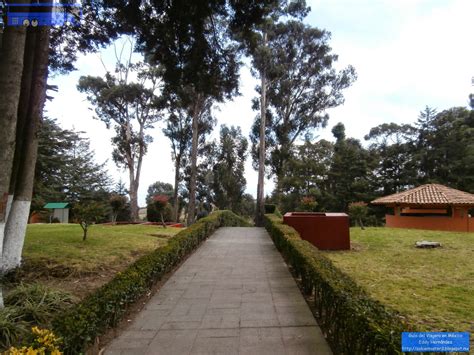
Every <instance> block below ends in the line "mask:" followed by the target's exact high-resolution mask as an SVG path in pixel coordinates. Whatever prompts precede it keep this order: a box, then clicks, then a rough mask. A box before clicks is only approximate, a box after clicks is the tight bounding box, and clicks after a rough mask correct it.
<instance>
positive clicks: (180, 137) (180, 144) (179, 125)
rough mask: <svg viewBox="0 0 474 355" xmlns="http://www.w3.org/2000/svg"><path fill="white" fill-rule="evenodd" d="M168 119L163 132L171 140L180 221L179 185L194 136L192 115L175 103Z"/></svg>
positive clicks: (176, 211)
mask: <svg viewBox="0 0 474 355" xmlns="http://www.w3.org/2000/svg"><path fill="white" fill-rule="evenodd" d="M170 111H171V113H170V115H169V117H168V119H167V121H166V127H165V128H164V129H163V133H164V135H165V136H166V137H168V139H169V140H170V141H171V158H172V160H173V161H174V189H173V219H174V220H175V221H176V222H179V211H180V206H179V186H180V182H181V181H182V174H181V170H182V169H183V168H184V162H185V154H186V152H187V151H189V148H190V142H191V137H192V127H191V117H190V116H189V115H188V114H187V112H186V110H185V109H183V108H182V107H179V105H174V106H173V107H172V109H171V110H170Z"/></svg>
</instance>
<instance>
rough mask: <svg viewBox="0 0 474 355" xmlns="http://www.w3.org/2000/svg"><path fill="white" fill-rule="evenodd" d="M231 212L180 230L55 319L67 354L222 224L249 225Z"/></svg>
mask: <svg viewBox="0 0 474 355" xmlns="http://www.w3.org/2000/svg"><path fill="white" fill-rule="evenodd" d="M248 225H249V224H248V223H247V222H246V221H245V220H243V219H242V218H240V217H239V216H237V215H235V214H233V213H232V212H230V211H216V212H214V213H212V214H211V215H209V216H208V217H206V218H203V219H201V220H199V221H198V222H196V223H195V224H193V225H191V226H190V227H188V228H186V229H185V230H183V231H181V232H180V233H178V234H177V235H176V236H175V237H173V238H172V239H170V241H169V242H168V244H167V245H166V246H164V247H161V248H158V249H156V250H155V251H153V252H151V253H149V254H147V255H145V256H143V257H141V258H140V259H138V260H137V261H136V262H134V263H133V264H132V265H130V266H129V267H128V268H127V269H126V270H125V271H123V272H121V273H118V274H117V276H115V277H114V278H113V279H112V280H111V281H110V282H109V283H107V284H106V285H104V286H102V287H101V288H99V289H98V290H97V291H95V292H94V293H92V294H91V295H89V296H88V297H86V298H85V299H84V300H83V301H82V302H80V303H79V304H77V305H75V306H73V307H72V308H71V309H69V310H68V311H66V312H65V313H64V314H60V315H59V316H58V317H56V319H55V320H54V321H53V330H54V333H55V334H57V335H58V336H60V337H61V338H62V340H63V343H64V349H63V350H64V353H65V354H79V353H81V352H84V351H85V350H86V348H87V346H89V345H90V344H92V343H93V342H94V340H95V339H96V337H97V336H99V335H101V334H103V333H104V332H105V331H106V330H107V329H108V328H110V327H112V326H114V325H116V324H117V323H118V322H119V321H120V320H121V319H122V317H123V315H124V314H125V312H126V310H127V307H128V306H129V305H131V304H133V303H134V302H135V301H136V300H137V299H138V298H140V297H141V296H143V295H145V294H146V293H147V292H148V291H149V290H150V288H151V287H152V285H153V284H154V283H155V282H157V281H158V280H160V279H161V278H162V277H163V275H165V274H166V273H167V272H169V271H170V270H171V269H172V268H173V267H174V266H175V265H177V264H178V263H179V262H180V261H181V260H183V258H184V257H185V256H186V255H188V254H189V253H191V252H192V251H193V250H194V249H195V248H196V247H197V246H198V245H199V244H200V243H201V242H202V241H204V240H205V239H206V238H207V237H208V236H210V235H211V234H212V233H213V232H214V231H215V230H216V229H217V228H219V227H222V226H248Z"/></svg>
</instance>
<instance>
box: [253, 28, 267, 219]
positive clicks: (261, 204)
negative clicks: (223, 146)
mask: <svg viewBox="0 0 474 355" xmlns="http://www.w3.org/2000/svg"><path fill="white" fill-rule="evenodd" d="M266 44H267V34H266V33H263V46H266ZM266 76H267V73H266V70H265V64H264V66H263V67H262V69H261V70H260V79H261V84H260V85H261V90H262V92H261V97H260V143H259V152H258V186H257V208H256V215H255V224H256V225H257V226H262V225H263V215H264V214H265V200H264V194H265V189H264V184H265V121H266V116H267V78H266Z"/></svg>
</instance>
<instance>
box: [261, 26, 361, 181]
mask: <svg viewBox="0 0 474 355" xmlns="http://www.w3.org/2000/svg"><path fill="white" fill-rule="evenodd" d="M329 38H330V34H329V32H327V31H324V30H319V29H317V28H312V27H310V26H308V25H305V24H304V23H302V22H299V21H288V22H284V23H277V24H275V25H274V26H272V27H271V29H270V30H269V31H268V52H269V55H268V58H270V59H269V60H268V63H267V69H266V70H267V75H268V80H269V82H270V85H269V86H268V93H267V97H268V105H269V107H268V110H269V113H268V115H267V117H268V121H269V122H268V127H269V132H270V135H269V136H268V137H267V140H268V143H269V149H268V150H267V154H268V155H269V162H270V167H271V173H272V174H274V175H275V176H276V182H277V190H278V189H279V185H280V183H279V181H280V180H281V179H282V177H283V175H284V171H285V164H286V163H287V162H288V161H289V159H290V157H291V148H292V146H293V144H294V143H295V142H296V141H297V140H298V139H301V138H302V137H304V136H307V135H311V134H312V132H313V130H314V129H316V128H318V127H324V126H325V124H326V122H327V120H328V115H327V114H326V110H327V109H330V108H333V107H336V106H338V105H340V104H342V103H343V101H344V98H343V95H342V91H343V90H344V89H345V88H347V87H348V86H350V85H351V84H352V82H353V81H354V80H355V77H356V75H355V70H354V68H352V67H351V66H349V67H347V68H345V69H343V70H341V71H336V70H335V69H334V63H335V62H336V61H337V55H335V54H333V53H331V48H330V46H329V43H328V41H329ZM262 93H263V90H262ZM255 125H261V122H258V121H257V122H256V123H255ZM252 132H256V129H254V130H253V131H252ZM252 138H253V142H254V144H255V142H256V137H255V136H254V137H252Z"/></svg>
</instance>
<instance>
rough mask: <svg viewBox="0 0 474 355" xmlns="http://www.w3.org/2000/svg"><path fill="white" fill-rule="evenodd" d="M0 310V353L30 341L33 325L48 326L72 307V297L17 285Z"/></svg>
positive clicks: (56, 291) (25, 285)
mask: <svg viewBox="0 0 474 355" xmlns="http://www.w3.org/2000/svg"><path fill="white" fill-rule="evenodd" d="M4 301H5V308H3V309H0V353H1V351H2V350H6V349H8V348H9V347H11V346H12V345H18V344H19V343H20V342H21V343H23V344H25V342H26V343H27V342H28V341H30V340H32V334H31V332H30V331H29V329H30V327H32V326H33V325H41V326H46V327H49V326H50V321H51V319H53V318H54V316H55V315H56V314H58V312H63V311H65V310H66V309H67V308H69V307H70V306H71V305H72V304H73V298H72V296H71V295H70V294H69V293H67V292H64V291H58V290H53V289H51V288H48V287H46V286H44V285H41V284H20V285H19V286H17V287H16V288H15V289H13V290H12V291H10V292H8V294H7V295H6V296H5V299H4Z"/></svg>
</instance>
